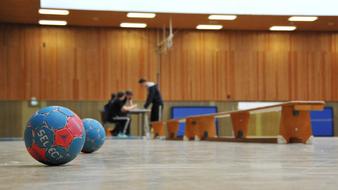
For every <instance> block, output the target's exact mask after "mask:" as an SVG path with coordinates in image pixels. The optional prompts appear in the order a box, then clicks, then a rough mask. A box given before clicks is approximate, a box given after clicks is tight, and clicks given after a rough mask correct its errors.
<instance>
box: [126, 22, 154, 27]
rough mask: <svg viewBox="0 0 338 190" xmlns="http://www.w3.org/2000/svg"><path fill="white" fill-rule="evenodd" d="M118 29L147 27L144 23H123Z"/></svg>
mask: <svg viewBox="0 0 338 190" xmlns="http://www.w3.org/2000/svg"><path fill="white" fill-rule="evenodd" d="M120 27H122V28H145V27H147V24H146V23H128V22H123V23H121V24H120Z"/></svg>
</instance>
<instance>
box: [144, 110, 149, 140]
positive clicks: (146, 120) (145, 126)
mask: <svg viewBox="0 0 338 190" xmlns="http://www.w3.org/2000/svg"><path fill="white" fill-rule="evenodd" d="M143 129H144V134H145V136H146V138H147V139H150V130H149V121H148V114H147V113H143Z"/></svg>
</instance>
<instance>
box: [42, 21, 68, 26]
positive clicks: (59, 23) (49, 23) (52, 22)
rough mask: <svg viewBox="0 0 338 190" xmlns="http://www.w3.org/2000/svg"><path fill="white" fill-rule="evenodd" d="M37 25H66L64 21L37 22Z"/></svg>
mask: <svg viewBox="0 0 338 190" xmlns="http://www.w3.org/2000/svg"><path fill="white" fill-rule="evenodd" d="M39 24H41V25H58V26H65V25H67V21H64V20H39Z"/></svg>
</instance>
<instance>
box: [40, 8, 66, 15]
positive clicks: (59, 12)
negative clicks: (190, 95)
mask: <svg viewBox="0 0 338 190" xmlns="http://www.w3.org/2000/svg"><path fill="white" fill-rule="evenodd" d="M39 13H40V14H42V15H69V11H68V10H56V9H39Z"/></svg>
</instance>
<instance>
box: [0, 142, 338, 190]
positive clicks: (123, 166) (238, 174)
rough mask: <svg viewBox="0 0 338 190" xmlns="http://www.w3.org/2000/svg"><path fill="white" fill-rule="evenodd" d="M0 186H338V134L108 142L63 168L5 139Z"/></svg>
mask: <svg viewBox="0 0 338 190" xmlns="http://www.w3.org/2000/svg"><path fill="white" fill-rule="evenodd" d="M0 150H1V153H0V154H1V157H0V189H25V190H27V189H43V188H48V189H80V188H81V189H137V190H142V189H154V190H158V189H175V190H176V189H203V190H214V189H283V190H284V189H337V188H338V180H337V179H338V151H337V150H338V139H336V138H316V139H315V140H314V144H313V145H304V144H289V145H278V144H249V143H224V142H222V143H221V142H182V141H161V140H152V141H146V140H140V139H138V140H111V139H110V140H107V141H106V143H105V144H104V146H103V147H102V148H101V149H100V150H99V151H98V152H95V153H93V154H80V155H79V156H78V157H77V158H76V159H75V160H74V161H72V162H70V163H69V164H67V165H65V166H61V167H45V166H44V165H42V164H40V163H38V162H36V161H35V160H33V159H32V158H31V157H30V155H28V153H27V152H26V150H25V146H24V143H23V141H1V142H0Z"/></svg>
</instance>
